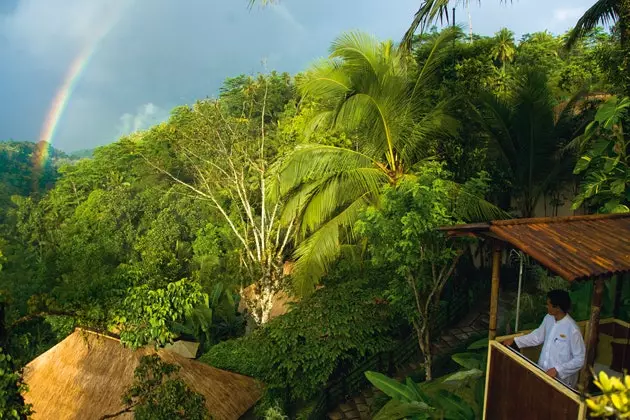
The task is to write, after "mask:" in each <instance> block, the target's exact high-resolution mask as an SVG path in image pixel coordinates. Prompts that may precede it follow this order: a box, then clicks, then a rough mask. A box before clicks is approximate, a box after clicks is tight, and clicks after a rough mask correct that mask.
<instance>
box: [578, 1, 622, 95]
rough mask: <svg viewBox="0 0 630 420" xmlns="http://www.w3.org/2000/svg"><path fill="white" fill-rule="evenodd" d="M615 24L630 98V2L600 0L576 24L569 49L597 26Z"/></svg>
mask: <svg viewBox="0 0 630 420" xmlns="http://www.w3.org/2000/svg"><path fill="white" fill-rule="evenodd" d="M613 22H617V23H618V25H619V27H618V29H619V39H620V44H621V50H622V52H623V61H622V64H621V65H622V68H623V74H625V80H624V84H625V94H626V95H629V96H630V0H598V1H597V2H596V3H595V4H594V5H593V6H591V8H590V9H588V10H587V11H586V12H584V14H583V15H582V17H581V18H580V19H579V20H578V21H577V23H576V24H575V28H573V30H572V31H571V34H570V36H569V38H568V39H567V47H569V48H571V47H572V46H573V45H575V43H576V42H577V41H578V40H579V39H581V38H583V37H584V36H586V34H588V33H589V32H590V31H592V30H593V29H594V28H595V27H597V25H599V24H604V25H607V24H611V23H613Z"/></svg>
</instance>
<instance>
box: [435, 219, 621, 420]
mask: <svg viewBox="0 0 630 420" xmlns="http://www.w3.org/2000/svg"><path fill="white" fill-rule="evenodd" d="M442 230H443V231H446V232H447V233H448V234H449V235H450V236H473V237H478V238H483V239H485V240H488V241H490V242H491V243H492V246H493V258H492V289H491V296H490V331H489V338H490V340H491V341H490V346H489V349H488V369H487V371H486V402H485V408H484V419H489V420H495V419H506V418H524V417H521V415H523V414H524V413H527V418H528V419H548V418H549V419H551V418H563V419H564V418H567V419H574V418H575V419H584V418H586V411H587V410H586V405H585V403H584V395H585V392H586V390H587V389H588V385H589V384H590V379H591V377H590V375H591V368H593V367H594V366H599V367H600V368H603V369H610V370H614V371H617V372H621V371H622V370H623V368H624V367H626V368H627V367H630V363H629V362H630V360H628V359H630V324H627V323H625V322H622V321H619V320H615V319H611V320H606V321H605V322H604V321H602V322H601V328H600V311H601V305H602V296H603V292H604V288H605V281H606V280H607V279H609V278H610V277H612V276H613V275H623V274H625V273H628V272H630V214H614V215H589V216H571V217H557V218H534V219H515V220H500V221H493V222H490V223H476V224H469V225H458V226H451V227H445V228H442ZM506 248H518V249H519V250H521V251H523V252H524V253H526V254H528V255H530V256H531V257H532V258H534V259H536V260H537V261H538V262H539V263H540V264H542V265H543V266H545V267H547V268H548V269H549V270H551V271H553V272H555V273H556V274H558V275H559V276H561V277H563V278H564V279H565V280H567V281H569V282H573V281H593V282H594V287H593V293H592V298H591V314H590V319H589V320H588V321H587V322H583V323H581V327H582V328H583V333H584V337H585V344H586V363H585V365H584V367H583V369H582V371H581V373H580V379H579V386H578V389H579V391H577V390H575V389H572V388H569V387H568V386H566V385H565V384H564V383H562V382H560V381H559V380H557V379H553V378H551V377H549V376H547V375H546V374H545V372H543V371H542V369H540V368H539V367H538V366H537V365H536V364H535V363H534V362H532V361H531V360H537V357H535V356H536V355H535V352H536V349H532V350H530V354H529V355H528V356H529V357H525V356H524V355H523V354H521V353H518V352H516V351H515V350H513V349H511V348H508V347H506V346H503V345H502V344H500V342H501V341H503V340H505V339H507V338H509V337H513V336H514V335H513V336H508V337H498V338H497V337H496V329H497V312H498V301H499V282H500V278H499V271H500V267H501V258H502V250H503V249H506ZM619 283H620V282H619ZM618 293H619V292H618ZM618 304H619V300H618V299H617V300H616V305H618ZM615 313H616V311H615ZM600 333H601V334H600ZM516 335H520V334H516ZM606 337H608V338H606ZM598 346H599V347H598ZM532 351H533V352H534V353H533V354H532V353H531V352H532ZM539 351H540V350H539V349H538V352H539ZM523 353H526V352H523ZM626 355H628V356H626ZM596 356H597V358H596ZM613 360H614V361H613ZM598 362H601V363H598ZM618 369H619V370H618Z"/></svg>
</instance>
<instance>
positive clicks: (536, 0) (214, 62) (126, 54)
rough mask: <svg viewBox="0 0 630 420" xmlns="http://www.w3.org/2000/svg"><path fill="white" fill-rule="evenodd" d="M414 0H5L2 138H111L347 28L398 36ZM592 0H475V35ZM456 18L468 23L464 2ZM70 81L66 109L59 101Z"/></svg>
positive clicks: (78, 143) (62, 143)
mask: <svg viewBox="0 0 630 420" xmlns="http://www.w3.org/2000/svg"><path fill="white" fill-rule="evenodd" d="M421 1H422V0H279V1H277V2H276V3H275V4H272V5H271V6H267V7H258V6H255V7H253V8H251V9H250V8H249V7H248V3H249V2H248V0H87V1H86V0H0V98H1V100H0V140H6V139H14V140H29V141H38V140H40V139H41V138H42V137H44V138H46V139H50V141H51V142H52V144H53V146H55V147H57V148H59V149H61V150H64V151H66V152H71V151H75V150H80V149H86V148H93V147H95V146H99V145H103V144H107V143H111V142H113V141H115V140H116V139H118V138H119V137H120V136H121V135H124V134H128V133H131V132H134V131H137V130H143V129H146V128H148V127H150V126H152V125H154V124H157V123H159V122H160V121H163V120H165V119H167V118H168V115H169V112H170V110H171V109H172V108H173V107H175V106H178V105H183V104H192V103H194V102H195V101H196V100H198V99H203V98H206V97H213V96H216V94H217V92H218V89H219V87H220V86H221V83H222V82H223V80H225V78H227V77H234V76H237V75H239V74H256V73H259V72H265V71H271V70H278V71H287V72H290V73H296V72H299V71H302V70H305V69H306V68H307V67H308V65H309V64H310V63H312V62H313V61H315V60H316V59H318V58H321V57H324V56H326V55H327V53H328V47H329V45H330V43H331V41H332V40H333V39H334V38H335V37H336V36H338V35H339V34H341V33H342V32H344V31H347V30H362V31H366V32H369V33H372V34H374V35H376V36H377V37H378V38H381V39H393V40H395V41H397V40H399V39H400V38H401V37H402V35H403V33H404V32H405V30H406V28H407V26H408V24H409V22H410V20H411V19H412V17H413V14H414V12H415V11H416V10H417V8H418V6H419V5H420V3H421ZM593 2H594V0H552V1H549V0H515V1H514V2H513V3H511V4H504V3H502V2H500V1H499V0H484V1H483V2H482V3H483V4H482V5H481V6H479V5H478V3H477V2H476V1H472V2H471V5H470V13H471V17H472V25H473V30H474V31H475V32H476V33H480V34H483V35H492V34H493V33H494V32H496V31H498V30H499V29H500V28H501V27H508V28H510V29H511V30H512V31H514V32H515V34H516V36H517V37H520V36H521V35H522V34H524V33H531V32H536V31H542V30H549V31H551V32H554V33H562V32H564V31H566V30H567V29H569V28H570V27H571V26H572V25H573V24H574V23H575V21H576V20H577V19H578V18H579V16H580V15H581V14H582V13H583V12H584V11H585V10H586V9H587V8H588V7H589V6H591V5H592V4H593ZM456 16H457V21H458V23H461V24H463V25H465V26H466V27H467V25H468V22H467V20H468V16H467V14H466V9H465V8H463V7H459V8H458V11H457V13H456ZM69 75H70V76H74V77H72V78H69V77H68V76H69ZM68 81H71V82H72V83H71V84H70V86H71V87H72V90H71V91H68V90H63V92H62V93H64V92H65V93H67V94H68V95H67V97H66V98H65V100H62V101H61V102H62V103H65V104H66V105H67V106H66V107H65V108H60V107H54V106H53V102H54V100H55V97H56V95H58V93H59V91H60V90H62V88H63V87H64V84H66V85H67V83H66V82H68ZM62 99H64V98H62ZM51 108H52V111H57V113H56V114H55V113H54V112H51ZM47 121H48V123H47ZM50 122H52V123H55V122H57V124H56V125H55V128H56V129H55V130H54V131H51V130H47V128H50V126H51V124H50ZM42 133H43V134H42Z"/></svg>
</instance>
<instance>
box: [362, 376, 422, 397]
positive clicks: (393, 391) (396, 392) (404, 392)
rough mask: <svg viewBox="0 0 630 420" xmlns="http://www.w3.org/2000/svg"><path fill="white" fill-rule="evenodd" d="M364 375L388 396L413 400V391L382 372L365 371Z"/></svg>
mask: <svg viewBox="0 0 630 420" xmlns="http://www.w3.org/2000/svg"><path fill="white" fill-rule="evenodd" d="M365 377H366V378H367V379H368V381H370V382H371V383H372V385H374V386H375V387H376V388H378V389H379V390H381V391H383V393H384V394H385V395H387V396H388V397H390V398H393V399H395V400H400V401H405V402H409V401H413V400H414V393H415V392H414V391H413V390H410V389H409V388H407V387H406V386H405V385H403V384H401V383H400V382H398V381H396V380H395V379H392V378H390V377H388V376H386V375H383V374H382V373H379V372H372V371H367V372H365Z"/></svg>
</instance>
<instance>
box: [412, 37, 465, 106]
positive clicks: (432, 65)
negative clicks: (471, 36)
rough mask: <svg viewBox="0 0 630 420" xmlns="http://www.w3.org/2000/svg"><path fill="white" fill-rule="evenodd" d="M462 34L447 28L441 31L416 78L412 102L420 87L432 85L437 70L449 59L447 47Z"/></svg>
mask: <svg viewBox="0 0 630 420" xmlns="http://www.w3.org/2000/svg"><path fill="white" fill-rule="evenodd" d="M460 33H461V32H460V30H459V29H458V28H446V29H444V30H443V31H441V32H440V34H439V35H438V37H437V38H436V39H435V40H434V41H433V42H432V45H431V50H430V51H429V55H428V56H427V59H426V60H425V61H424V63H423V64H422V68H421V69H420V70H419V72H418V76H417V77H416V81H415V83H414V87H413V91H412V93H411V97H410V99H411V100H414V99H415V96H416V93H417V91H418V88H419V87H425V86H427V85H430V81H431V79H432V78H434V77H435V74H436V70H437V69H439V68H440V67H441V66H442V65H443V64H444V60H446V59H447V58H449V54H448V50H447V49H446V47H448V46H449V44H450V43H451V42H453V41H454V40H455V39H457V37H458V36H459V34H460Z"/></svg>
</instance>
